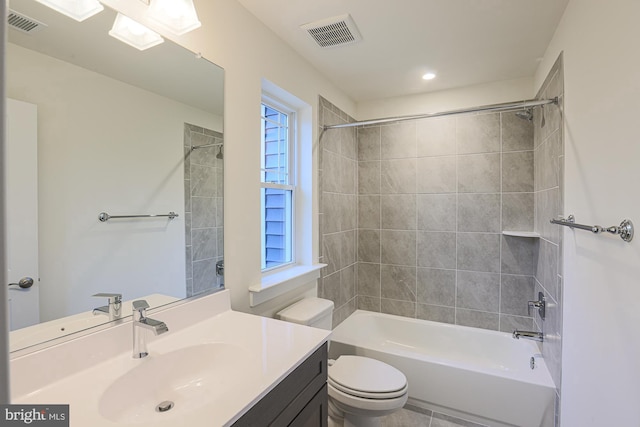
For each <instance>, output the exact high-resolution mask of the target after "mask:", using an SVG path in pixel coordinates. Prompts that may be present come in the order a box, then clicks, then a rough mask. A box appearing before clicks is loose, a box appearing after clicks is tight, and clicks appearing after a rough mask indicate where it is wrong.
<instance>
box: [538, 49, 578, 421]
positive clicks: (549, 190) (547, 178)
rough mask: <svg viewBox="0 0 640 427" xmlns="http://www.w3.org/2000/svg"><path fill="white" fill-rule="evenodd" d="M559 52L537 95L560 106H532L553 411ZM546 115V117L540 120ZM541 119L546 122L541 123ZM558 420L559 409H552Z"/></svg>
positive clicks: (560, 166)
mask: <svg viewBox="0 0 640 427" xmlns="http://www.w3.org/2000/svg"><path fill="white" fill-rule="evenodd" d="M562 64H563V62H562V56H560V58H558V60H557V61H556V63H555V64H554V66H553V67H552V69H551V71H550V72H549V74H548V76H547V78H546V80H545V82H544V84H543V85H542V88H541V89H540V92H539V94H538V98H541V99H548V98H555V97H558V99H559V106H555V105H551V106H548V107H545V108H543V109H540V108H537V109H536V110H535V112H534V120H533V123H534V147H535V149H534V159H535V162H534V165H535V167H534V176H535V180H534V183H535V185H534V191H535V206H536V211H535V212H536V213H535V230H536V231H538V232H540V234H541V238H540V239H539V250H538V258H537V266H536V274H535V286H536V292H535V293H536V295H537V294H538V292H539V291H542V292H544V295H545V298H546V300H547V312H546V318H545V320H542V319H541V318H540V317H539V316H538V315H536V317H535V328H536V330H539V331H542V332H544V334H545V341H544V342H543V343H542V355H543V357H544V359H545V361H546V363H547V366H548V367H549V371H550V372H551V377H552V378H553V381H554V382H555V384H556V393H557V395H556V411H559V408H560V390H561V381H560V380H561V368H562V362H561V360H562V310H563V300H562V293H563V287H562V284H563V281H562V276H563V272H562V234H563V227H560V226H557V225H553V224H550V223H549V220H550V219H551V218H554V217H557V216H559V215H568V214H570V213H571V212H568V213H566V212H564V195H563V188H564V186H563V182H564V140H563V127H564V125H563V120H564V119H563V115H562V105H563V101H564V79H563V66H562ZM543 116H544V121H543ZM543 123H544V125H543ZM555 415H556V420H555V421H556V423H555V425H556V426H557V425H560V414H559V412H556V414H555Z"/></svg>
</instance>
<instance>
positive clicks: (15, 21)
mask: <svg viewBox="0 0 640 427" xmlns="http://www.w3.org/2000/svg"><path fill="white" fill-rule="evenodd" d="M7 23H8V24H9V28H13V29H14V30H18V31H22V32H23V33H27V34H33V33H35V32H36V31H40V30H42V29H43V28H44V27H46V26H47V24H43V23H42V22H40V21H37V20H35V19H33V18H29V17H28V16H26V15H23V14H21V13H18V12H16V11H14V10H9V15H8V16H7Z"/></svg>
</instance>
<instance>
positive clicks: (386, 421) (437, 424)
mask: <svg viewBox="0 0 640 427" xmlns="http://www.w3.org/2000/svg"><path fill="white" fill-rule="evenodd" d="M382 427H487V426H485V425H484V424H478V423H474V422H471V421H467V420H461V419H459V418H455V417H452V416H449V415H445V414H440V413H438V412H433V411H430V410H428V409H421V408H418V407H415V406H411V405H406V406H405V407H404V408H402V409H401V410H399V411H398V412H394V413H393V414H391V415H387V416H386V417H385V418H383V419H382Z"/></svg>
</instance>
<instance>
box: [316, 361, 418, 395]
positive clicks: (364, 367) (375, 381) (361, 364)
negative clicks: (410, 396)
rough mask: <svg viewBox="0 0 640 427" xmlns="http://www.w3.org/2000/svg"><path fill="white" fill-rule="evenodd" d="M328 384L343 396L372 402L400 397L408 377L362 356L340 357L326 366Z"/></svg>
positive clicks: (382, 363)
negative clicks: (343, 394) (346, 395)
mask: <svg viewBox="0 0 640 427" xmlns="http://www.w3.org/2000/svg"><path fill="white" fill-rule="evenodd" d="M327 382H328V384H329V385H330V386H332V387H333V388H335V389H336V390H338V391H340V392H342V393H345V394H348V395H350V396H354V397H358V398H363V399H374V400H386V399H395V398H398V397H402V396H404V395H405V394H406V393H407V388H408V386H407V378H406V377H405V376H404V374H403V373H402V372H400V371H399V370H398V369H396V368H394V367H393V366H390V365H387V364H386V363H384V362H381V361H379V360H375V359H371V358H368V357H361V356H340V357H339V358H338V359H337V360H336V361H335V362H334V363H333V365H331V366H330V367H329V370H328V378H327ZM342 393H341V394H342Z"/></svg>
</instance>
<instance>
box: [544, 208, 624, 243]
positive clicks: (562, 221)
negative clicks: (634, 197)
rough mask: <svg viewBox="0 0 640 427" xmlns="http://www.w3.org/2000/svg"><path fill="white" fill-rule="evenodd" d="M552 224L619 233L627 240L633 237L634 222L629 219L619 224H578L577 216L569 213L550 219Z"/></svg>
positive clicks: (597, 232) (594, 231)
mask: <svg viewBox="0 0 640 427" xmlns="http://www.w3.org/2000/svg"><path fill="white" fill-rule="evenodd" d="M550 222H551V224H558V225H563V226H565V227H569V228H578V229H580V230H587V231H591V232H592V233H594V234H600V233H604V232H607V233H611V234H619V235H620V238H621V239H622V240H624V241H625V242H630V241H631V240H632V239H633V222H631V220H629V219H625V220H623V221H622V222H621V223H620V225H619V226H617V227H616V226H615V225H614V226H611V227H601V226H599V225H584V224H576V217H574V216H573V215H569V216H568V217H567V218H558V219H552V220H550Z"/></svg>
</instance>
